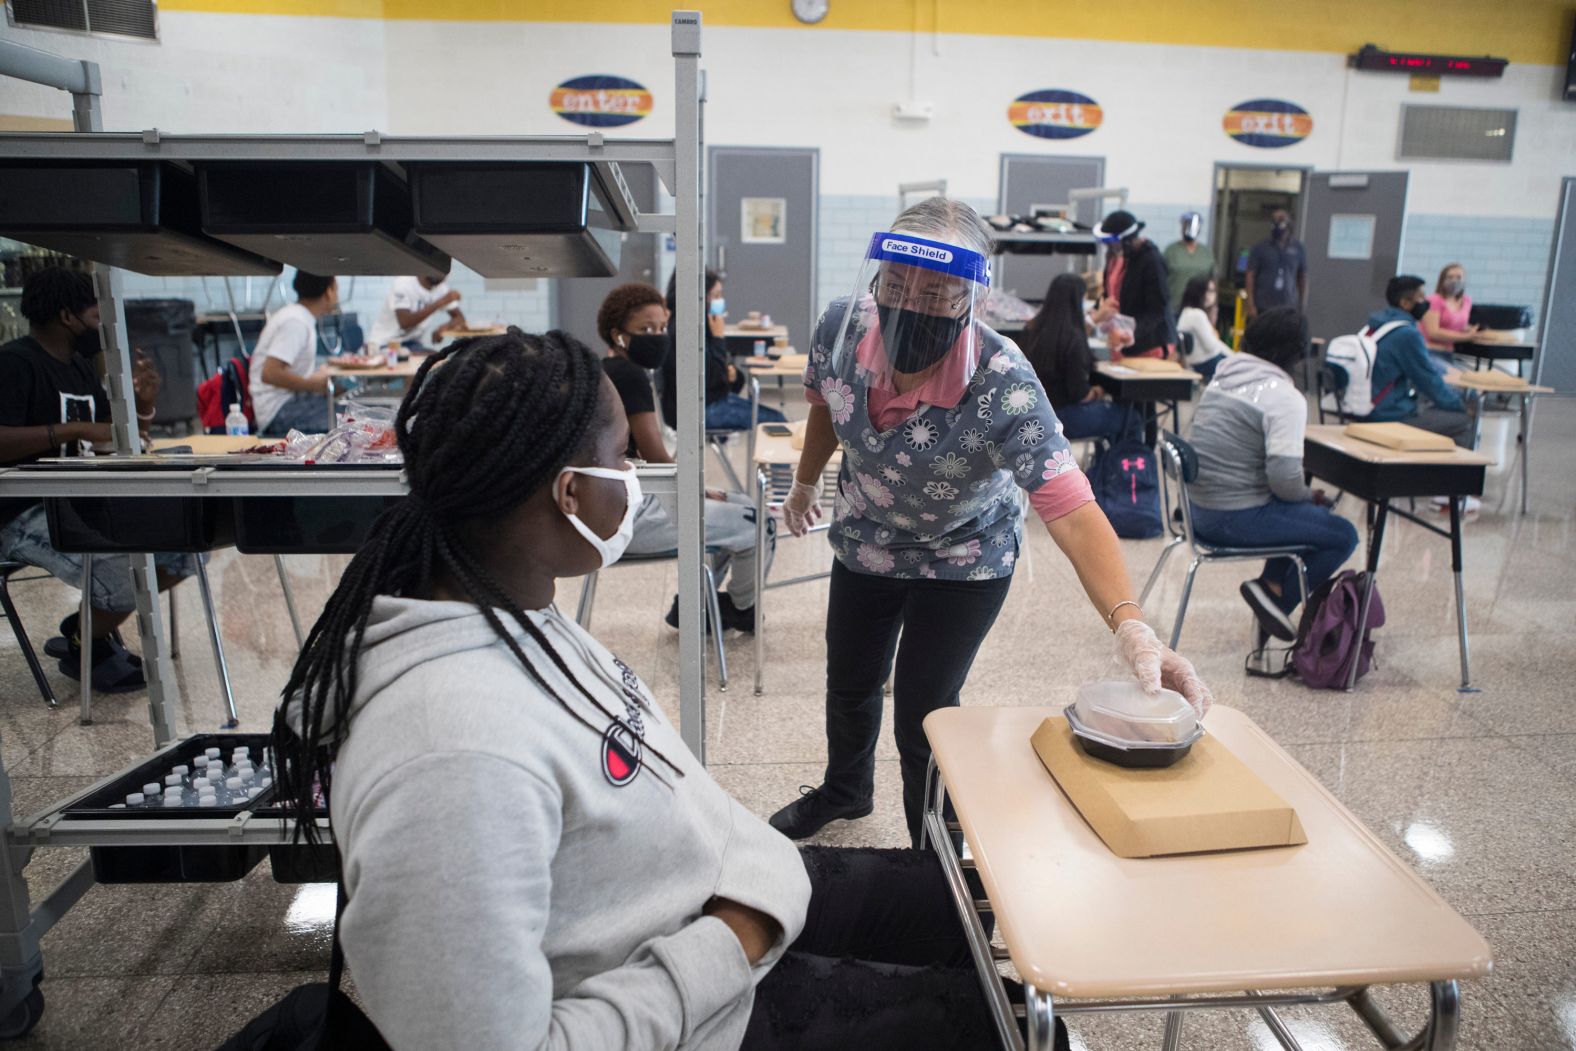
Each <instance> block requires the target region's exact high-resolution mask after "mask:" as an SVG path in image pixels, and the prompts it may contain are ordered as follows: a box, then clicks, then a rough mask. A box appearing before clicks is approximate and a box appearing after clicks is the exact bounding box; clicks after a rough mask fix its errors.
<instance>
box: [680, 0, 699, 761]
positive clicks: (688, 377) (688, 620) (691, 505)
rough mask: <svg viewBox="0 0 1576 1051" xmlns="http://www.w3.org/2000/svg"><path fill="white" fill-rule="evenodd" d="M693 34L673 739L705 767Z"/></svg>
mask: <svg viewBox="0 0 1576 1051" xmlns="http://www.w3.org/2000/svg"><path fill="white" fill-rule="evenodd" d="M700 31H701V14H700V12H699V11H675V12H673V20H672V39H673V67H674V68H673V75H674V102H675V124H674V129H673V152H674V167H675V170H676V172H677V178H676V180H675V185H674V188H673V189H674V193H673V196H674V215H675V224H674V225H675V241H676V242H677V248H678V258H677V260H676V261H675V265H676V267H677V269H676V270H675V277H674V281H675V287H674V295H675V297H676V298H675V303H674V318H673V331H674V338H673V343H674V348H675V353H677V355H678V361H677V369H676V371H677V374H678V375H677V382H678V390H677V392H676V394H677V401H678V416H679V418H678V440H677V446H678V448H677V459H678V479H677V482H678V500H677V509H678V527H679V530H678V531H679V733H680V735H681V736H682V737H683V738H684V743H685V744H686V745H688V746H689V749H690V751H691V752H694V753H695V757H696V758H697V759H699V760H700V761H701V762H702V763H704V762H705V761H706V654H705V648H704V645H703V643H704V639H705V636H704V631H705V623H706V613H705V606H704V605H703V604H702V596H701V593H700V591H701V560H702V559H703V558H704V557H705V513H704V512H705V505H704V504H703V500H704V499H705V494H704V483H703V481H702V475H703V471H704V467H705V455H706V451H705V445H704V444H703V422H704V411H705V403H704V388H703V387H702V367H703V365H704V355H703V353H702V347H703V346H704V344H703V342H702V341H703V339H704V335H703V333H702V330H701V324H702V319H701V314H700V303H701V297H702V296H703V295H704V294H705V289H703V288H701V265H702V246H701V215H700V178H701V175H700V166H701V164H700V162H701V143H700V118H701V87H700Z"/></svg>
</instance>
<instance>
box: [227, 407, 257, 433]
mask: <svg viewBox="0 0 1576 1051" xmlns="http://www.w3.org/2000/svg"><path fill="white" fill-rule="evenodd" d="M251 432H252V431H251V428H250V427H248V426H247V423H246V413H244V412H242V411H241V403H240V402H238V401H232V402H231V403H230V412H229V414H228V415H227V416H225V418H224V433H225V434H240V435H246V434H250V433H251Z"/></svg>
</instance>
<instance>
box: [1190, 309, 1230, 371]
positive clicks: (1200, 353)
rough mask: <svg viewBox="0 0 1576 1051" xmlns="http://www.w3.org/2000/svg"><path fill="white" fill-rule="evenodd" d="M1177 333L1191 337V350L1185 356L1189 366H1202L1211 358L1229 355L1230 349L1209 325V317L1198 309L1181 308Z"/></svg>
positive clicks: (1213, 327)
mask: <svg viewBox="0 0 1576 1051" xmlns="http://www.w3.org/2000/svg"><path fill="white" fill-rule="evenodd" d="M1177 331H1178V332H1187V333H1190V334H1191V335H1192V336H1193V350H1192V351H1191V352H1190V353H1189V354H1188V356H1187V363H1188V364H1189V365H1198V364H1202V363H1203V362H1206V361H1209V360H1210V359H1211V358H1217V357H1219V356H1220V355H1222V354H1230V353H1231V347H1229V346H1228V345H1227V344H1226V341H1225V340H1223V339H1221V338H1220V333H1218V332H1216V331H1215V326H1214V325H1212V324H1210V321H1209V315H1208V314H1206V313H1204V312H1203V311H1202V310H1200V309H1199V308H1198V307H1184V308H1182V316H1181V317H1179V318H1177Z"/></svg>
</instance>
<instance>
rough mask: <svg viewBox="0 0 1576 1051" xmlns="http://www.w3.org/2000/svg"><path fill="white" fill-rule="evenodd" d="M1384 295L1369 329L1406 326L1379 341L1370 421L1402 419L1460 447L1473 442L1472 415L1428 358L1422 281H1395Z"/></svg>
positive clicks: (1404, 278) (1405, 276)
mask: <svg viewBox="0 0 1576 1051" xmlns="http://www.w3.org/2000/svg"><path fill="white" fill-rule="evenodd" d="M1384 296H1385V300H1386V302H1388V303H1389V304H1390V305H1389V306H1388V307H1386V308H1385V309H1383V310H1376V311H1374V312H1373V313H1372V314H1370V315H1369V316H1368V329H1369V331H1371V332H1372V331H1376V330H1377V329H1378V328H1379V326H1381V325H1385V324H1388V323H1389V322H1391V321H1400V322H1404V323H1403V324H1402V325H1400V326H1398V327H1396V328H1393V329H1391V330H1390V331H1389V332H1387V333H1385V335H1384V338H1383V339H1381V340H1380V341H1379V349H1378V353H1377V354H1376V355H1375V356H1374V367H1373V403H1374V409H1373V412H1371V413H1369V414H1368V416H1367V417H1365V418H1366V419H1368V420H1370V421H1376V422H1378V421H1392V420H1398V421H1400V422H1402V423H1409V424H1411V425H1412V426H1413V427H1421V428H1422V429H1423V430H1425V431H1433V432H1434V433H1435V434H1443V435H1445V436H1447V437H1449V438H1452V439H1454V440H1455V443H1456V444H1457V445H1460V446H1462V447H1467V446H1470V445H1471V444H1472V415H1471V414H1470V413H1469V412H1467V409H1466V403H1465V402H1463V401H1462V400H1461V395H1459V394H1457V393H1456V392H1455V391H1454V390H1452V389H1451V388H1450V387H1449V386H1448V385H1446V383H1445V377H1446V376H1447V375H1448V374H1449V373H1448V372H1446V373H1441V372H1440V370H1439V369H1437V368H1435V367H1434V365H1433V363H1432V362H1431V361H1430V360H1429V355H1428V348H1427V347H1426V346H1425V345H1424V343H1423V333H1422V331H1421V330H1420V329H1419V328H1418V325H1417V323H1418V322H1419V321H1421V320H1422V319H1423V317H1424V316H1425V315H1426V314H1427V313H1428V293H1427V292H1426V291H1424V287H1423V279H1422V278H1420V277H1413V276H1411V275H1409V274H1401V275H1399V276H1397V277H1392V278H1391V279H1390V281H1389V283H1388V284H1387V285H1386V286H1385V290H1384Z"/></svg>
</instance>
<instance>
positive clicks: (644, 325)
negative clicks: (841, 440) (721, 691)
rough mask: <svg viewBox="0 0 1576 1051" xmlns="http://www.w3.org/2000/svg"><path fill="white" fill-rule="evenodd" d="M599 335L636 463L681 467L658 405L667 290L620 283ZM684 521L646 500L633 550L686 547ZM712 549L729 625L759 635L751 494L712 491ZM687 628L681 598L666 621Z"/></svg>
mask: <svg viewBox="0 0 1576 1051" xmlns="http://www.w3.org/2000/svg"><path fill="white" fill-rule="evenodd" d="M596 321H597V333H598V335H600V336H601V337H602V342H603V343H604V344H606V346H607V348H608V351H607V356H606V357H605V358H603V359H602V369H603V371H604V372H606V373H607V377H608V379H610V380H612V381H613V388H614V390H616V391H618V397H619V401H620V402H622V403H623V406H624V415H625V416H626V417H627V418H628V419H629V450H628V455H629V456H630V457H631V458H638V459H641V460H645V461H646V462H647V463H673V462H674V459H673V454H672V453H670V452H668V448H667V445H666V444H665V443H664V442H663V440H662V425H661V424H660V423H658V422H657V413H656V401H655V399H654V398H653V396H652V390H651V379H650V374H651V372H652V371H653V370H655V369H658V368H660V367H661V366H662V364H663V362H664V361H665V360H667V359H669V358H671V356H672V352H671V347H672V341H671V340H670V339H669V337H668V307H667V304H666V303H665V302H664V301H663V297H662V293H661V292H658V291H657V290H656V289H655V288H653V287H652V286H650V285H644V284H638V283H635V284H627V285H620V286H618V287H617V288H615V289H613V291H611V292H609V293H608V295H607V298H606V299H604V300H603V301H602V306H601V308H600V309H599V310H598V311H597V319H596ZM766 526H767V533H766V535H767V548H766V560H767V561H766V565H767V567H768V568H770V566H771V558H772V553H773V551H774V550H775V546H776V538H777V526H776V522H775V521H768V522H767V523H766ZM678 546H679V528H678V521H677V519H675V518H674V517H673V515H672V514H671V513H670V512H669V510H668V508H667V507H665V506H664V505H663V504H662V502H661V501H660V500H658V499H657V498H656V497H654V496H653V497H647V498H646V499H644V500H642V501H640V504H639V509H638V511H637V513H636V515H635V524H634V535H633V537H632V538H631V540H630V544H629V551H630V553H631V554H634V555H665V554H669V553H671V552H673V551H676V550H678ZM706 549H707V552H708V556H707V557H708V558H709V559H710V560H711V566H712V572H713V573H714V574H715V576H716V578H717V579H718V580H721V579H722V577H723V574H724V573H726V574H727V576H728V583H727V587H726V588H724V589H723V590H721V591H718V592H717V605H718V608H719V609H720V610H721V613H722V626H723V627H724V628H733V629H734V630H736V631H743V632H753V631H754V630H755V503H754V501H752V500H751V499H750V498H749V497H748V496H745V495H744V494H743V493H724V492H721V491H719V490H708V491H707V493H706ZM664 619H665V620H666V621H667V624H668V626H669V627H673V628H677V627H678V626H679V600H678V597H677V596H675V597H674V599H673V604H672V605H671V606H670V607H669V608H668V613H667V616H666V617H665V618H664Z"/></svg>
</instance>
